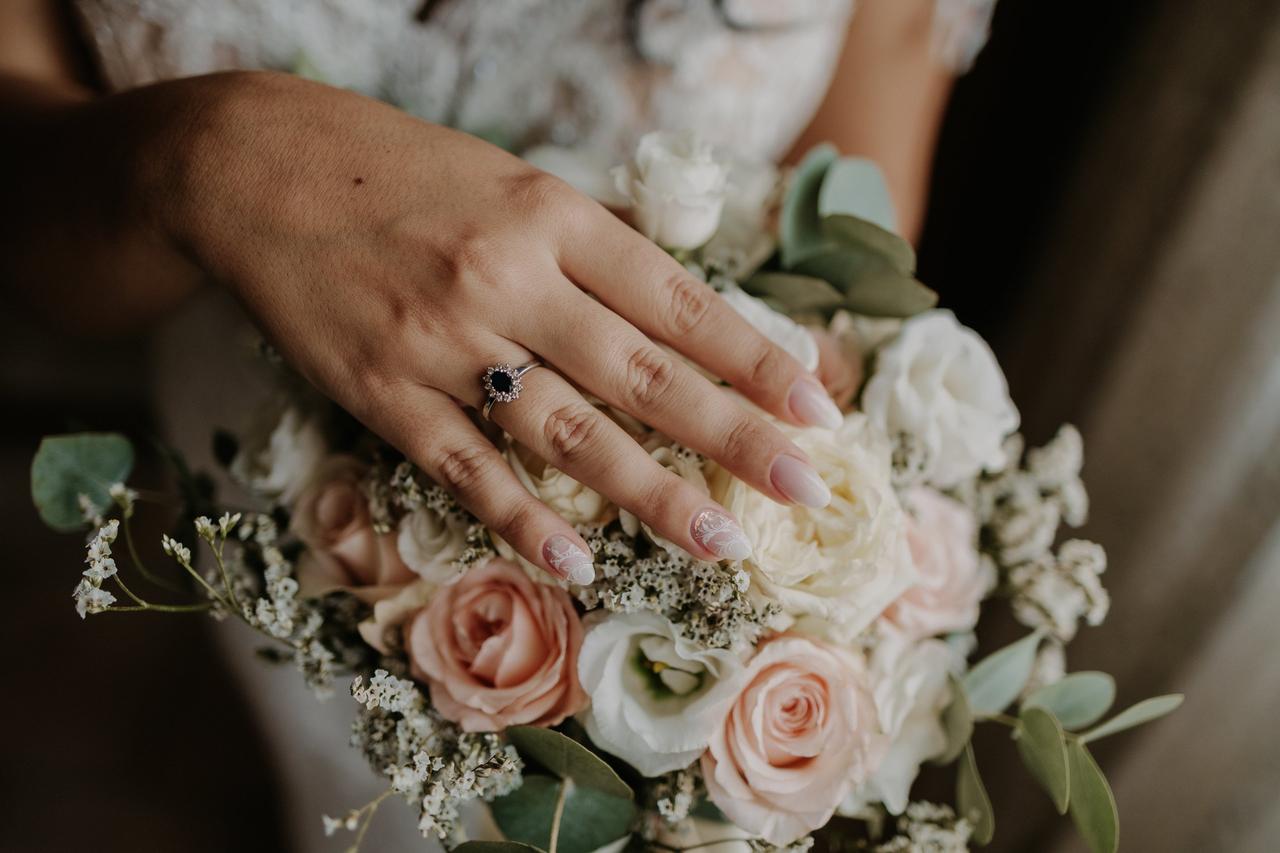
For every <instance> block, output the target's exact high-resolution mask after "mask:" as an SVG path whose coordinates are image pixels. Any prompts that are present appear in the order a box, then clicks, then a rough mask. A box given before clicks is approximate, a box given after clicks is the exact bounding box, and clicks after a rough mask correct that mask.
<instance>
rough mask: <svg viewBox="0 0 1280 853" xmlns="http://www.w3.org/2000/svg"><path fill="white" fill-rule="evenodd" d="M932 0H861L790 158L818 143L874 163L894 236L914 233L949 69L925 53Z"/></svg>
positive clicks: (946, 92) (921, 211)
mask: <svg viewBox="0 0 1280 853" xmlns="http://www.w3.org/2000/svg"><path fill="white" fill-rule="evenodd" d="M934 2H935V0H864V2H862V3H859V4H858V9H857V12H856V13H855V15H854V18H853V21H852V23H851V25H850V27H849V33H848V36H847V38H846V42H845V46H844V50H843V52H842V54H841V56H840V61H839V64H838V65H837V67H836V72H835V76H834V79H833V80H832V84H831V88H830V89H829V90H828V91H827V95H826V98H825V99H824V100H823V103H822V106H821V108H820V109H819V111H818V113H817V115H816V116H815V117H814V120H813V121H812V123H811V124H810V125H809V127H808V128H807V129H806V130H805V132H804V133H803V134H802V136H801V137H800V139H799V140H798V141H797V143H796V145H795V146H794V147H793V151H792V155H791V156H792V157H793V158H794V157H797V156H799V155H801V154H803V153H804V151H806V150H807V149H808V148H809V147H811V146H813V145H815V144H817V143H819V142H832V143H834V144H835V145H836V146H837V147H838V148H840V150H841V151H843V152H844V153H846V154H854V155H861V156H864V157H869V158H871V159H873V160H875V161H876V162H877V163H878V164H879V165H880V167H881V169H883V170H884V174H885V179H886V181H887V182H888V184H889V191H890V193H891V195H892V196H893V199H894V202H895V205H896V207H897V209H898V221H899V225H900V229H901V231H902V233H903V234H904V235H905V236H906V237H908V238H909V239H911V240H913V241H914V240H916V239H917V238H918V237H919V233H920V229H921V227H922V226H923V222H924V207H925V198H926V195H927V193H928V187H929V171H930V166H931V164H932V160H933V148H934V143H935V141H936V138H937V133H938V125H939V123H940V121H941V118H942V113H943V109H944V108H945V106H946V101H947V97H948V95H949V94H950V91H951V84H952V81H953V76H954V75H953V72H952V71H951V70H950V69H948V68H947V67H945V66H944V65H942V64H941V63H940V62H938V60H937V59H936V58H935V57H934V56H933V52H932V44H931V39H932V34H933V8H934Z"/></svg>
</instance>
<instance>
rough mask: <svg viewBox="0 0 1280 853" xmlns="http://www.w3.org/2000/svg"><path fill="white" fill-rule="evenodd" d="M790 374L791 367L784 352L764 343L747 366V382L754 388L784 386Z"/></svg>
mask: <svg viewBox="0 0 1280 853" xmlns="http://www.w3.org/2000/svg"><path fill="white" fill-rule="evenodd" d="M788 373H790V365H789V363H788V359H787V357H786V356H785V355H783V353H782V351H781V350H779V349H778V348H777V347H775V346H774V345H773V344H770V343H768V342H762V343H761V344H760V348H759V349H758V350H757V351H756V353H755V355H754V356H753V357H752V358H751V361H750V364H749V365H748V366H747V372H746V376H745V380H746V383H747V385H748V386H750V387H752V388H772V387H774V386H778V385H781V384H783V383H784V382H785V381H786V379H787V374H788Z"/></svg>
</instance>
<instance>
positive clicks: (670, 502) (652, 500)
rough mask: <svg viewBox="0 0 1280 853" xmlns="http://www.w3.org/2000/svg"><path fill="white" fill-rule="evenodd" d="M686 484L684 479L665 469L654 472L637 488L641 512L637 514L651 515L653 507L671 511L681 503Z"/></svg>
mask: <svg viewBox="0 0 1280 853" xmlns="http://www.w3.org/2000/svg"><path fill="white" fill-rule="evenodd" d="M686 488H688V486H686V484H685V482H684V480H682V479H680V478H679V477H678V476H676V475H675V474H673V473H671V472H670V471H667V470H665V469H659V470H657V471H655V472H654V475H653V476H652V477H649V478H647V479H646V482H645V483H644V484H643V485H642V486H641V487H640V489H639V492H640V494H639V501H638V502H637V504H638V506H639V507H640V508H641V510H642V512H639V513H637V514H638V515H646V514H647V515H651V514H653V512H654V510H655V509H658V508H661V509H665V510H667V511H669V512H673V511H674V510H676V508H678V507H680V506H681V505H682V503H683V500H682V498H683V495H684V491H685V489H686Z"/></svg>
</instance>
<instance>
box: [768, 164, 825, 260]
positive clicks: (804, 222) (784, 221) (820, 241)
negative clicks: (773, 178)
mask: <svg viewBox="0 0 1280 853" xmlns="http://www.w3.org/2000/svg"><path fill="white" fill-rule="evenodd" d="M836 159H837V154H836V149H835V148H834V147H832V146H830V145H819V146H817V147H815V148H812V149H810V151H809V153H808V154H806V155H805V157H804V159H803V160H801V161H800V165H799V166H797V167H796V170H795V172H794V173H792V175H791V183H790V185H789V186H788V187H787V194H786V196H785V197H784V198H783V199H782V213H781V221H780V222H779V228H778V232H779V233H778V236H779V243H780V244H781V249H782V265H783V266H785V267H791V266H793V265H794V264H795V263H796V262H798V261H799V260H801V259H802V258H805V257H807V256H809V255H811V254H813V253H814V252H816V251H819V250H821V248H822V247H823V246H824V245H825V244H826V242H827V240H826V237H825V235H824V234H823V233H822V219H821V217H820V216H818V195H819V193H820V192H821V190H822V179H823V178H824V177H825V176H826V174H827V169H829V168H830V167H831V164H832V163H834V162H835V161H836Z"/></svg>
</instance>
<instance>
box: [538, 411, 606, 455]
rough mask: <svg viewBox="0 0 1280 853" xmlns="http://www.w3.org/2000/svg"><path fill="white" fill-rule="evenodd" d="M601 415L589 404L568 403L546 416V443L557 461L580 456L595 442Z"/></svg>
mask: <svg viewBox="0 0 1280 853" xmlns="http://www.w3.org/2000/svg"><path fill="white" fill-rule="evenodd" d="M600 418H601V415H600V414H599V413H598V412H597V411H596V410H595V409H594V408H591V407H590V406H583V405H580V404H574V405H568V406H564V407H562V408H559V409H557V410H556V411H554V412H552V413H551V414H550V415H549V416H548V417H547V422H546V425H545V434H546V439H547V444H548V445H549V446H550V447H551V451H552V454H553V455H554V456H555V460H553V461H558V462H566V461H572V460H576V459H579V458H581V457H582V456H583V455H584V454H585V453H586V452H587V451H588V450H589V449H590V448H591V447H592V446H593V445H594V443H595V441H596V439H597V437H598V436H599V433H600V427H601V422H600Z"/></svg>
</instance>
